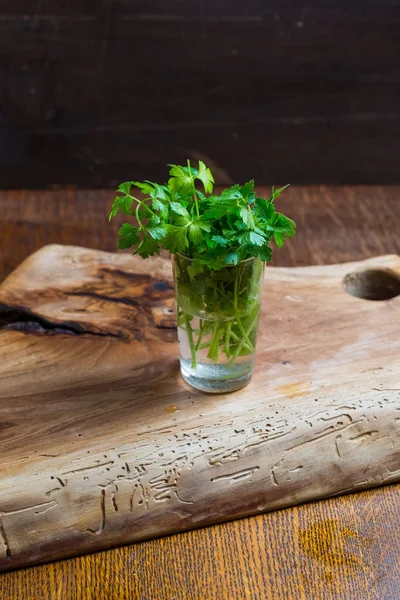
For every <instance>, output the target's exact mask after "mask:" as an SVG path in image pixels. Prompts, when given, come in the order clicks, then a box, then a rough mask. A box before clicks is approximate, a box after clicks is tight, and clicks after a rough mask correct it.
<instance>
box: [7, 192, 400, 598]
mask: <svg viewBox="0 0 400 600" xmlns="http://www.w3.org/2000/svg"><path fill="white" fill-rule="evenodd" d="M259 191H260V192H261V191H262V190H261V189H260V190H259ZM111 199H112V192H110V191H104V190H102V191H79V190H78V191H76V190H54V191H8V192H7V191H3V192H0V279H1V278H3V277H4V276H5V275H7V274H8V273H9V272H10V271H11V270H12V269H13V268H14V267H15V266H16V265H17V264H18V263H20V262H21V261H22V260H23V259H24V258H25V257H26V256H27V255H28V254H30V253H32V252H33V251H35V250H36V249H38V248H39V247H41V246H43V245H44V244H48V243H52V242H57V243H63V244H77V245H82V246H88V247H93V248H101V249H103V250H111V251H112V250H115V248H116V241H115V240H116V229H117V224H113V225H109V224H108V223H107V220H106V212H107V208H108V206H109V204H110V200H111ZM280 207H281V209H282V211H283V212H284V213H286V214H288V215H289V216H291V217H292V218H294V219H295V220H296V221H297V223H298V234H297V237H296V238H295V240H293V241H291V242H290V244H289V245H288V246H287V247H285V248H284V249H282V250H281V251H280V252H277V253H276V259H275V264H279V265H282V266H283V265H289V266H290V265H292V266H293V265H297V266H300V265H307V264H326V263H334V262H344V261H347V260H358V259H362V258H367V257H370V256H376V255H380V254H388V253H397V254H400V187H396V186H388V187H361V186H359V187H328V188H327V187H323V186H318V187H310V186H308V187H293V188H291V189H289V190H288V191H287V192H286V193H285V197H283V198H282V200H281V201H280ZM394 326H395V324H394ZM399 460H400V459H399ZM0 509H1V507H0ZM0 598H1V599H3V598H4V600H39V599H40V600H41V599H44V600H47V599H51V600H53V599H54V600H56V599H57V600H70V599H71V600H103V599H104V600H125V599H126V600H139V599H140V600H192V599H193V600H200V599H202V600H203V599H204V600H209V599H216V600H221V599H225V598H226V599H228V600H231V599H232V600H233V599H240V600H242V599H252V600H290V599H293V600H302V599H304V600H341V599H343V600H370V599H371V600H372V599H385V600H386V599H393V600H398V599H399V598H400V485H393V486H387V487H384V488H380V489H376V490H371V491H366V492H363V493H359V494H353V495H351V496H345V497H340V498H333V499H330V500H326V501H322V502H316V503H312V504H308V505H303V506H299V507H295V508H291V509H287V510H281V511H277V512H274V513H269V514H266V515H260V516H257V517H252V518H249V519H242V520H240V521H235V522H232V523H226V524H223V525H219V526H213V527H208V528H205V529H201V530H197V531H192V532H188V533H184V534H179V535H174V536H170V537H168V538H163V539H159V540H152V541H148V542H143V543H140V544H134V545H131V546H126V547H123V548H117V549H115V550H109V551H107V552H101V553H97V554H93V555H88V556H83V557H78V558H74V559H70V560H64V561H61V562H58V563H52V564H48V565H43V566H38V567H33V568H29V569H23V570H19V571H14V572H11V573H7V574H4V575H2V576H0Z"/></svg>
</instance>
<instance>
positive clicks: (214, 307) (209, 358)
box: [173, 254, 264, 393]
mask: <svg viewBox="0 0 400 600" xmlns="http://www.w3.org/2000/svg"><path fill="white" fill-rule="evenodd" d="M173 266H174V280H175V296H176V304H177V324H178V340H179V348H180V366H181V373H182V377H183V379H184V380H185V381H186V382H187V383H189V384H190V385H191V386H193V387H194V388H197V389H199V390H203V391H205V392H212V393H223V392H231V391H234V390H238V389H239V388H241V387H244V386H245V385H246V384H247V383H248V382H249V381H250V379H251V376H252V373H253V367H254V358H255V349H256V338H257V328H258V321H259V315H260V305H261V292H262V279H263V273H264V263H263V262H262V261H261V260H260V259H259V258H249V259H247V260H245V261H243V262H241V263H239V264H238V265H236V266H227V267H224V268H223V269H221V270H219V271H214V270H212V269H209V268H208V267H206V266H202V267H200V268H199V267H195V268H194V267H193V265H192V260H191V259H189V258H187V257H185V256H181V255H179V254H175V255H174V256H173Z"/></svg>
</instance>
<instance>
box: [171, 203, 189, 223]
mask: <svg viewBox="0 0 400 600" xmlns="http://www.w3.org/2000/svg"><path fill="white" fill-rule="evenodd" d="M170 207H171V209H172V210H173V211H174V213H176V214H177V215H181V216H182V217H186V218H187V219H189V213H188V211H187V210H186V208H185V207H184V206H182V204H179V202H171V204H170Z"/></svg>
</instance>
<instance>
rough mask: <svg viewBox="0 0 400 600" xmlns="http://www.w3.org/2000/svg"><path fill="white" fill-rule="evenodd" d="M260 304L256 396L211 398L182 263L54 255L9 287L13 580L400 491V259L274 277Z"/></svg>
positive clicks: (6, 467) (1, 306) (8, 474)
mask: <svg viewBox="0 0 400 600" xmlns="http://www.w3.org/2000/svg"><path fill="white" fill-rule="evenodd" d="M348 292H350V293H348ZM397 296H399V298H397ZM373 300H375V301H373ZM263 305H264V308H263V309H262V312H261V317H260V325H259V334H258V342H257V363H256V368H255V373H254V377H253V380H252V381H251V383H250V384H249V385H248V386H247V387H246V388H244V389H242V390H240V391H238V392H235V393H233V394H228V395H226V396H225V395H222V394H220V395H216V396H212V395H207V394H204V393H201V392H198V391H196V390H193V389H191V388H189V387H188V386H187V385H186V384H185V383H184V382H183V380H182V379H181V377H180V375H179V370H178V355H177V350H178V348H177V344H176V330H175V318H174V309H173V283H172V269H171V264H170V261H169V260H167V259H163V258H153V259H151V260H147V261H143V259H141V258H140V257H131V256H129V255H118V254H111V253H105V252H101V251H99V250H88V249H85V248H79V247H76V246H61V245H50V246H45V247H44V248H42V249H41V250H39V251H38V252H36V253H35V254H33V255H32V256H31V257H29V258H28V259H27V260H26V261H25V262H24V263H23V264H22V265H20V266H19V267H18V268H17V269H16V270H15V271H14V272H13V273H12V274H11V275H9V277H8V278H7V279H6V280H5V281H4V282H3V284H2V285H1V286H0V378H1V380H2V389H1V391H0V400H1V402H0V404H1V408H0V430H1V431H2V434H0V451H1V462H2V476H1V478H0V506H1V512H0V540H1V545H2V551H1V552H0V569H3V570H6V569H10V568H13V567H17V566H24V565H27V564H35V563H37V562H43V561H46V560H52V559H56V558H64V557H66V556H69V555H71V554H75V553H80V552H87V551H90V550H92V551H93V550H98V549H101V548H107V547H109V546H115V545H117V544H121V543H126V542H131V541H137V540H142V539H146V538H150V537H155V536H160V535H165V534H168V533H173V532H176V531H185V530H187V529H192V528H195V527H199V526H202V525H208V524H210V523H217V522H220V521H224V520H229V519H233V518H238V517H242V516H246V515H249V514H255V513H260V512H265V511H270V510H273V509H276V508H282V507H285V506H290V505H292V504H298V503H301V502H304V501H310V500H314V499H317V498H321V497H326V496H328V497H329V496H332V495H337V494H341V493H347V492H350V491H356V490H359V489H365V488H369V487H374V486H377V485H382V484H386V483H391V482H395V481H398V480H399V479H400V412H399V411H400V388H399V386H398V377H399V356H400V338H399V323H400V257H396V256H386V257H379V258H374V259H369V260H366V261H363V262H359V263H346V264H343V265H332V266H313V267H303V268H295V269H293V268H289V269H288V268H286V269H285V268H281V267H278V268H277V267H269V268H267V269H266V274H265V281H264V286H263ZM394 324H397V325H394Z"/></svg>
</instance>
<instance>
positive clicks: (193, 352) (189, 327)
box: [183, 312, 197, 369]
mask: <svg viewBox="0 0 400 600" xmlns="http://www.w3.org/2000/svg"><path fill="white" fill-rule="evenodd" d="M183 320H184V321H185V327H186V332H187V336H188V340H189V348H190V356H191V359H192V369H195V368H196V367H197V359H196V347H195V344H194V339H193V329H192V325H191V324H190V319H189V316H188V314H187V313H185V312H184V313H183Z"/></svg>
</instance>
